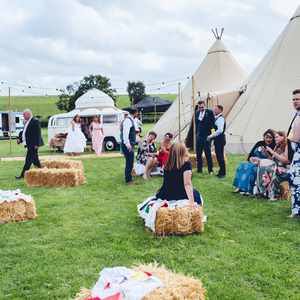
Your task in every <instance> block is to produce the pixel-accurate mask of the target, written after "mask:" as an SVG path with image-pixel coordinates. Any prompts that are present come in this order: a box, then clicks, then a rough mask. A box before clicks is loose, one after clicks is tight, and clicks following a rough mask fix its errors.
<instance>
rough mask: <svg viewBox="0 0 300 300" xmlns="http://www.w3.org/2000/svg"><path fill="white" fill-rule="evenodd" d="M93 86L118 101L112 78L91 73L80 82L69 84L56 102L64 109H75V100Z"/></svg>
mask: <svg viewBox="0 0 300 300" xmlns="http://www.w3.org/2000/svg"><path fill="white" fill-rule="evenodd" d="M92 88H96V89H99V90H101V91H102V92H104V93H106V94H107V95H109V96H110V97H111V98H112V99H113V100H114V101H115V102H116V99H117V97H116V95H115V94H114V93H115V92H116V90H115V89H113V88H112V87H111V83H110V79H109V78H107V77H104V76H102V75H89V76H85V77H83V79H82V80H81V81H79V82H74V83H73V84H69V85H67V87H66V89H65V90H62V91H61V94H60V95H59V99H58V101H57V103H56V106H57V108H58V109H59V110H63V111H70V110H72V109H74V108H75V101H76V100H77V99H78V98H79V97H80V96H82V95H83V94H85V93H86V92H87V91H88V90H89V89H92Z"/></svg>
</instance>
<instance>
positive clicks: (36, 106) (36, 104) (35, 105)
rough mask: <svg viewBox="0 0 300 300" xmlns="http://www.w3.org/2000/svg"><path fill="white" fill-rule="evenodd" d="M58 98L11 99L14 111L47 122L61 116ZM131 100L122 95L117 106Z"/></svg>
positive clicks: (2, 101) (4, 102)
mask: <svg viewBox="0 0 300 300" xmlns="http://www.w3.org/2000/svg"><path fill="white" fill-rule="evenodd" d="M157 96H159V97H161V98H163V99H168V100H172V101H173V100H175V99H176V95H175V94H159V95H157ZM56 102H57V97H56V96H13V97H11V106H12V110H14V111H23V110H24V109H25V108H30V109H31V110H32V112H33V114H34V115H35V116H41V117H42V119H43V120H47V119H48V117H49V116H52V115H55V114H59V113H61V111H59V110H58V109H57V107H56V104H55V103H56ZM129 105H130V103H129V98H128V96H127V95H120V96H118V99H117V106H118V107H120V108H123V107H126V106H129ZM4 110H8V97H4V96H1V97H0V111H4Z"/></svg>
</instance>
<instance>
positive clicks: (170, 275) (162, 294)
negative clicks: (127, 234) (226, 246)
mask: <svg viewBox="0 0 300 300" xmlns="http://www.w3.org/2000/svg"><path fill="white" fill-rule="evenodd" d="M132 269H134V270H136V271H142V272H149V273H151V274H153V276H155V277H157V278H158V279H159V280H161V282H162V283H163V285H164V286H163V287H162V288H158V289H155V290H153V291H152V292H151V293H149V294H148V295H146V296H144V297H143V299H142V300H205V294H206V290H205V288H204V287H203V285H202V282H201V281H200V280H199V279H195V278H193V277H188V276H186V275H183V274H180V273H174V272H171V271H169V270H168V269H166V268H165V267H164V266H158V265H157V264H149V265H139V266H134V267H133V268H132ZM88 297H91V291H89V290H86V289H82V290H81V291H80V293H78V294H77V295H76V297H75V299H74V300H84V299H86V298H88Z"/></svg>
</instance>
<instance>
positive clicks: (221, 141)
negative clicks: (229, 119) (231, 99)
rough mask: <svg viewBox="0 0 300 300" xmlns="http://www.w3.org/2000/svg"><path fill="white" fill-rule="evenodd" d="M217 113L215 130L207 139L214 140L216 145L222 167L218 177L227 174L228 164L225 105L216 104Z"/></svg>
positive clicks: (215, 113) (215, 111) (214, 110)
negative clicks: (225, 149) (225, 154)
mask: <svg viewBox="0 0 300 300" xmlns="http://www.w3.org/2000/svg"><path fill="white" fill-rule="evenodd" d="M213 112H214V115H215V126H214V129H215V132H214V133H212V134H211V135H209V136H208V137H207V140H208V141H210V140H213V141H214V146H215V152H216V156H217V161H218V164H219V167H220V170H219V172H218V174H217V177H219V178H223V177H225V176H226V166H225V159H224V147H225V144H226V137H225V130H226V122H225V118H224V117H223V106H222V105H215V107H214V109H213Z"/></svg>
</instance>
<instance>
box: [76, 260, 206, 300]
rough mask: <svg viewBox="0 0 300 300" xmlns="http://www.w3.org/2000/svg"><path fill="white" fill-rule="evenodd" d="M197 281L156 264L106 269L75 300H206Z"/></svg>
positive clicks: (203, 291)
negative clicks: (93, 283)
mask: <svg viewBox="0 0 300 300" xmlns="http://www.w3.org/2000/svg"><path fill="white" fill-rule="evenodd" d="M205 294H206V290H205V289H204V288H203V286H202V283H201V281H200V280H198V279H195V278H192V277H187V276H185V275H182V274H176V273H173V272H170V271H169V270H167V269H166V268H164V267H159V266H157V265H156V264H149V265H139V266H134V267H132V268H130V269H128V268H125V267H116V268H105V269H103V270H102V271H101V273H100V278H99V280H98V282H97V283H96V285H95V286H94V288H93V289H92V290H81V292H80V293H79V294H77V295H76V298H75V300H91V299H104V300H105V299H111V300H119V299H120V300H121V299H124V300H125V299H128V300H129V299H131V300H133V299H134V300H166V299H170V300H176V299H189V300H205Z"/></svg>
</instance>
